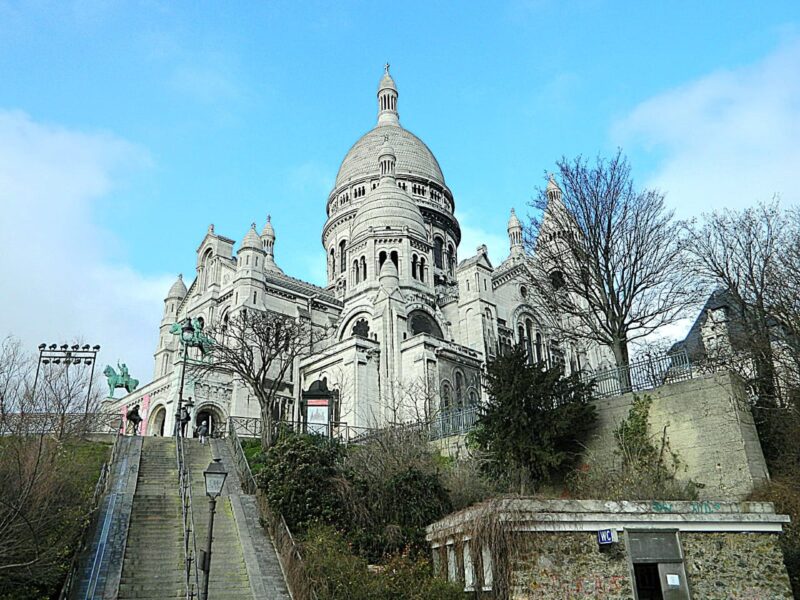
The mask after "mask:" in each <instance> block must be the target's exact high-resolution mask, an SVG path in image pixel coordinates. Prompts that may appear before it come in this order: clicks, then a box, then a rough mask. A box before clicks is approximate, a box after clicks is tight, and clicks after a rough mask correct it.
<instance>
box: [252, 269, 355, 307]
mask: <svg viewBox="0 0 800 600" xmlns="http://www.w3.org/2000/svg"><path fill="white" fill-rule="evenodd" d="M265 279H266V281H267V284H270V283H271V284H273V285H278V286H281V287H283V288H285V289H288V290H290V291H292V292H296V293H298V294H301V295H303V296H308V297H311V296H317V297H318V298H319V299H320V300H323V301H325V302H328V303H330V304H334V305H336V306H342V302H341V301H340V300H338V299H337V298H336V296H334V295H333V294H331V293H330V292H329V291H328V290H326V289H325V288H321V287H319V286H317V285H314V284H313V283H308V282H306V281H303V280H301V279H297V278H296V277H290V276H289V275H284V274H283V273H275V272H272V271H270V272H267V273H265Z"/></svg>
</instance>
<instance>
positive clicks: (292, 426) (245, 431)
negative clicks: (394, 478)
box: [228, 417, 379, 444]
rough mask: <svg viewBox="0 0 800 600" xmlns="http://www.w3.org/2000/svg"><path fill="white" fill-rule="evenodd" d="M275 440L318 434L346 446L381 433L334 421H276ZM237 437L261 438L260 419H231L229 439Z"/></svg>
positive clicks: (229, 421) (229, 422) (370, 428)
mask: <svg viewBox="0 0 800 600" xmlns="http://www.w3.org/2000/svg"><path fill="white" fill-rule="evenodd" d="M273 426H274V428H275V439H280V437H281V436H282V435H284V434H286V433H288V432H294V433H316V434H319V435H324V436H325V437H330V438H336V439H338V440H339V441H341V442H344V443H345V444H349V443H357V442H360V441H363V440H364V439H366V438H368V437H369V436H370V435H372V434H374V433H375V432H377V431H379V430H378V429H375V428H373V427H355V426H353V425H349V424H348V423H347V422H346V421H332V422H331V423H329V424H317V423H299V422H297V421H275V422H274V423H273ZM234 434H235V435H236V436H238V437H239V438H258V437H261V418H260V417H229V418H228V437H230V436H231V435H234Z"/></svg>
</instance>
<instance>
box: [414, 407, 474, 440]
mask: <svg viewBox="0 0 800 600" xmlns="http://www.w3.org/2000/svg"><path fill="white" fill-rule="evenodd" d="M478 411H479V407H478V406H470V407H468V408H462V409H458V410H449V411H445V412H441V413H439V414H438V415H437V416H436V417H435V418H434V419H433V420H431V421H430V422H429V423H428V424H427V426H428V436H429V437H430V439H432V440H438V439H441V438H445V437H450V436H451V435H463V434H465V433H468V432H469V431H470V430H471V429H472V428H473V427H474V426H475V421H477V420H478Z"/></svg>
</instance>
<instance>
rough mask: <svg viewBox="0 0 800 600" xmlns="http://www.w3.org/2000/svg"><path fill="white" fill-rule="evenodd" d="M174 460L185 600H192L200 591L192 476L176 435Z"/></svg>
mask: <svg viewBox="0 0 800 600" xmlns="http://www.w3.org/2000/svg"><path fill="white" fill-rule="evenodd" d="M175 459H176V462H177V465H178V490H179V493H180V498H181V527H182V529H183V560H184V563H183V564H184V591H185V594H186V599H187V600H192V599H193V598H194V597H195V596H196V595H197V594H198V590H199V589H200V581H199V574H198V572H197V540H196V537H195V529H194V509H193V508H192V476H191V469H190V468H189V467H188V466H187V465H186V455H185V453H184V446H183V436H182V435H178V436H177V439H176V442H175Z"/></svg>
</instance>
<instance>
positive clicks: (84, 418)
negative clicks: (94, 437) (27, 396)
mask: <svg viewBox="0 0 800 600" xmlns="http://www.w3.org/2000/svg"><path fill="white" fill-rule="evenodd" d="M121 426H122V425H121V421H120V415H119V414H116V413H105V412H91V413H53V412H21V413H19V412H15V413H3V414H2V415H0V436H2V435H55V436H57V437H62V436H65V435H85V434H87V433H110V434H113V433H115V432H116V431H118V430H119V429H120V428H121Z"/></svg>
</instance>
